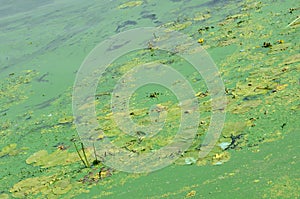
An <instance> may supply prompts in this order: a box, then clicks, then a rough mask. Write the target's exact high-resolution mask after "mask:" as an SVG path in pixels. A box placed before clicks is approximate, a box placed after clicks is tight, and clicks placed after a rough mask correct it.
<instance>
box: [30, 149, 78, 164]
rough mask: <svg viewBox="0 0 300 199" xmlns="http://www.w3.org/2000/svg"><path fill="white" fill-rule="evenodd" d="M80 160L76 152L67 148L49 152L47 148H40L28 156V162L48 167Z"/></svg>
mask: <svg viewBox="0 0 300 199" xmlns="http://www.w3.org/2000/svg"><path fill="white" fill-rule="evenodd" d="M78 161H80V159H79V157H78V154H77V153H76V152H73V153H69V152H68V151H67V150H57V151H54V152H53V153H50V154H48V152H47V151H46V150H40V151H38V152H36V153H34V154H32V155H31V156H30V157H29V158H27V160H26V163H27V164H33V165H34V166H41V167H42V168H48V167H53V166H58V165H68V164H72V163H74V162H78Z"/></svg>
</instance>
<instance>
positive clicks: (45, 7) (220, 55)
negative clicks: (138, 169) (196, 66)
mask: <svg viewBox="0 0 300 199" xmlns="http://www.w3.org/2000/svg"><path fill="white" fill-rule="evenodd" d="M0 2H1V7H0V40H1V48H0V51H1V54H0V63H1V64H0V77H1V79H0V81H1V84H0V85H1V90H0V104H1V106H0V158H1V163H0V168H1V173H0V191H1V192H0V198H299V192H300V188H299V177H300V175H299V173H300V172H299V162H298V159H299V138H300V136H299V132H300V124H299V118H300V92H299V88H300V75H299V71H300V64H299V61H300V54H299V26H300V23H299V22H300V21H298V18H299V13H300V7H299V4H297V2H296V1H276V0H275V1H269V0H268V1H264V2H258V1H252V0H245V1H175V0H173V1H171V0H165V1H157V0H146V1H130V2H126V1H113V0H110V1H101V2H99V1H88V2H85V3H83V2H82V1H69V0H65V1H26V2H25V1H24V2H23V1H22V2H18V1H7V0H0ZM156 26H163V27H165V28H168V29H172V30H175V31H179V32H182V33H184V34H187V35H188V36H190V37H191V38H193V39H194V40H195V43H198V45H201V46H202V47H203V48H204V49H205V50H206V51H207V52H208V53H209V55H210V56H211V57H212V59H213V61H214V62H215V64H216V66H217V67H218V70H219V72H220V74H221V77H222V80H223V83H224V85H225V90H226V97H227V107H226V119H225V123H224V129H223V131H222V135H221V136H220V138H219V140H218V141H217V143H216V145H215V146H214V148H213V149H212V150H211V152H210V153H209V154H208V155H207V156H206V157H205V158H201V159H199V158H198V153H199V150H201V143H202V140H203V139H204V136H205V133H206V132H207V130H208V127H209V124H210V116H211V101H210V95H209V94H210V93H209V91H208V89H207V87H206V86H205V82H204V80H203V79H202V78H201V76H200V75H199V74H195V71H193V70H191V67H190V66H189V65H188V63H186V62H185V61H184V60H182V59H181V58H180V57H178V56H177V55H176V54H170V53H168V52H164V51H160V50H157V49H151V48H150V47H149V49H145V50H144V51H137V52H132V53H131V54H127V55H126V56H124V57H121V58H119V59H117V60H116V61H115V62H114V63H113V64H112V66H111V67H110V69H109V70H108V71H107V72H106V74H105V76H104V78H102V79H101V80H100V81H99V86H98V87H97V90H96V96H95V102H96V110H97V111H96V112H97V113H96V114H97V119H98V121H99V124H100V125H101V128H102V130H103V131H104V132H105V136H106V137H109V138H110V140H111V141H112V143H114V144H115V145H116V146H118V147H120V148H125V149H126V150H128V151H134V152H135V153H139V154H143V153H148V152H150V151H152V150H156V149H159V148H161V147H163V146H165V145H166V144H169V143H170V142H171V141H172V139H173V138H174V135H175V134H176V131H177V130H176V129H178V128H179V123H178V119H179V115H178V111H180V109H179V107H178V106H177V104H178V103H179V102H178V101H177V99H176V96H175V95H174V94H173V93H172V92H171V91H170V90H168V89H167V88H165V87H162V86H159V85H153V84H152V85H148V86H144V87H141V88H139V89H138V90H137V91H136V92H135V93H134V95H132V97H131V98H130V102H129V104H130V114H131V115H132V119H133V120H134V121H135V122H137V123H141V124H149V123H151V121H150V120H149V116H148V113H147V112H148V111H149V107H152V106H154V107H156V108H158V109H160V110H167V111H168V115H167V117H166V123H165V125H164V128H163V131H162V132H163V133H158V134H157V135H156V136H154V137H153V138H151V139H148V140H147V139H140V138H139V137H138V136H136V137H135V138H133V137H132V136H128V135H124V134H122V131H121V130H120V129H118V127H117V125H116V124H115V123H114V122H113V120H112V114H111V110H110V98H111V95H110V93H111V91H112V89H114V85H115V84H116V82H117V81H118V78H120V77H121V76H122V75H123V74H124V73H126V71H128V70H130V69H132V68H133V67H135V66H136V65H140V64H144V63H147V62H149V61H153V60H158V61H159V62H160V63H165V64H169V65H171V66H172V67H174V68H176V69H177V70H179V71H180V72H181V73H182V74H184V76H185V77H187V79H188V80H189V82H190V84H191V86H192V88H193V89H194V90H195V93H196V96H197V99H198V101H199V104H200V106H199V110H200V113H201V114H200V122H199V127H198V131H197V133H196V135H195V139H194V141H193V143H192V144H191V146H190V147H189V148H188V149H187V150H186V151H183V152H182V154H181V155H180V157H179V158H178V159H177V160H176V161H175V162H174V163H173V164H171V165H170V166H168V167H165V168H163V169H161V170H157V171H155V172H151V173H143V174H132V173H126V172H121V171H117V170H114V169H113V168H110V167H107V166H106V165H103V164H102V163H101V158H99V161H100V163H98V164H94V165H92V166H91V167H89V168H86V167H85V166H84V165H83V163H82V161H81V159H80V158H79V156H78V153H77V152H76V148H75V146H74V143H75V144H76V146H78V150H79V152H80V154H82V151H81V148H80V138H79V137H78V134H77V132H76V127H75V124H74V123H75V121H74V117H73V112H72V92H73V84H74V81H75V78H76V73H77V71H78V70H79V68H80V65H81V63H82V62H83V60H84V59H85V57H86V56H87V55H88V54H89V53H90V51H91V50H92V49H93V48H94V47H95V46H96V45H98V44H99V43H100V42H102V41H103V40H105V39H107V38H108V37H109V36H113V35H115V34H117V33H120V32H123V31H126V30H130V29H133V28H139V27H156ZM84 108H88V106H87V105H86V106H83V109H84ZM141 133H142V132H141ZM139 136H140V135H139ZM137 137H138V138H139V139H137ZM96 139H102V138H101V137H97V138H96ZM86 150H88V149H86ZM86 155H87V157H86V159H87V160H88V162H89V163H90V164H92V162H93V161H94V160H95V158H94V157H93V150H89V151H88V152H87V154H86ZM82 156H83V155H82ZM83 159H84V158H83ZM84 161H85V160H84ZM85 163H86V162H85ZM94 163H95V162H94Z"/></svg>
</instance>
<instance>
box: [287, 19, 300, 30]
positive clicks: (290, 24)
mask: <svg viewBox="0 0 300 199" xmlns="http://www.w3.org/2000/svg"><path fill="white" fill-rule="evenodd" d="M298 19H300V16H297V18H296V19H295V20H293V21H292V22H291V23H289V25H287V26H286V28H288V27H290V26H292V25H293V24H294V23H295V22H296V21H298Z"/></svg>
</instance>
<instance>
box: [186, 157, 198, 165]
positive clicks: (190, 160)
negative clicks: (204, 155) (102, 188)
mask: <svg viewBox="0 0 300 199" xmlns="http://www.w3.org/2000/svg"><path fill="white" fill-rule="evenodd" d="M184 162H185V164H195V163H196V162H197V160H196V159H195V158H193V157H187V158H185V159H184Z"/></svg>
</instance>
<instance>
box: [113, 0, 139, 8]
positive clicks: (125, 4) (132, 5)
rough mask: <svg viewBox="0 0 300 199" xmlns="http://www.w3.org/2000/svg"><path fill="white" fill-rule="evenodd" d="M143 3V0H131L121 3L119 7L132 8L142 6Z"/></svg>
mask: <svg viewBox="0 0 300 199" xmlns="http://www.w3.org/2000/svg"><path fill="white" fill-rule="evenodd" d="M142 4H143V1H129V2H127V3H124V4H121V5H119V7H118V8H119V9H124V8H131V7H136V6H140V5H142Z"/></svg>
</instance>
